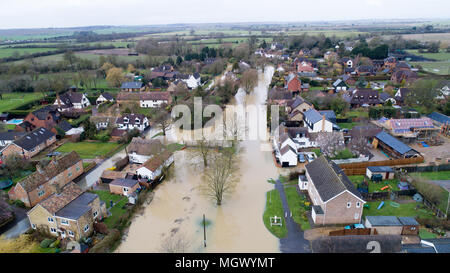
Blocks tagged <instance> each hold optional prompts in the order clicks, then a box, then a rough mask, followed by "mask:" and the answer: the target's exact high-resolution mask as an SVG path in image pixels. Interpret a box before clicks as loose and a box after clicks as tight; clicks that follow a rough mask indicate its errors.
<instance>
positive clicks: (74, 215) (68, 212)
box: [55, 192, 97, 220]
mask: <svg viewBox="0 0 450 273" xmlns="http://www.w3.org/2000/svg"><path fill="white" fill-rule="evenodd" d="M95 198H97V195H96V194H93V193H90V192H84V193H83V194H81V195H80V196H78V197H77V198H76V199H74V200H73V201H72V202H70V203H69V204H67V205H66V206H65V207H63V208H62V209H60V210H58V211H57V212H56V213H55V215H56V216H59V217H63V218H68V219H73V220H77V219H78V218H80V217H81V216H83V215H84V214H85V213H86V212H88V211H89V210H90V209H91V207H90V206H89V204H90V203H91V202H92V201H94V200H95Z"/></svg>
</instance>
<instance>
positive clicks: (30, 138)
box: [13, 127, 55, 151]
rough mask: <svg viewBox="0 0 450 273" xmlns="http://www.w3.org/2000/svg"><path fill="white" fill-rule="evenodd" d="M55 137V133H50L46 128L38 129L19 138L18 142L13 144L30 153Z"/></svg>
mask: <svg viewBox="0 0 450 273" xmlns="http://www.w3.org/2000/svg"><path fill="white" fill-rule="evenodd" d="M54 136H55V134H54V133H52V132H50V131H49V130H47V129H45V128H44V127H39V128H38V129H36V130H34V131H32V132H30V133H28V134H26V135H24V136H23V137H21V138H19V139H18V140H15V141H14V142H13V143H14V144H16V145H17V146H19V147H21V148H23V149H24V150H27V151H29V150H31V149H33V148H35V147H36V146H38V145H40V144H41V143H44V142H45V141H47V140H48V139H50V138H51V137H54Z"/></svg>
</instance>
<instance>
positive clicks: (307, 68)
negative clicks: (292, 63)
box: [297, 61, 316, 73]
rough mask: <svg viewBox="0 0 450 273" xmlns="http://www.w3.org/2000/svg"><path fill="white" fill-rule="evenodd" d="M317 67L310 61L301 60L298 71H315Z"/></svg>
mask: <svg viewBox="0 0 450 273" xmlns="http://www.w3.org/2000/svg"><path fill="white" fill-rule="evenodd" d="M315 71H316V70H315V68H314V67H313V66H312V65H311V64H310V63H308V62H305V61H304V62H301V63H298V65H297V72H298V73H313V72H315Z"/></svg>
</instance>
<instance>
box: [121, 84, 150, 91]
mask: <svg viewBox="0 0 450 273" xmlns="http://www.w3.org/2000/svg"><path fill="white" fill-rule="evenodd" d="M144 89H145V86H143V84H142V82H124V83H122V86H121V87H120V91H125V92H137V91H144Z"/></svg>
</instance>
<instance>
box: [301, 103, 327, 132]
mask: <svg viewBox="0 0 450 273" xmlns="http://www.w3.org/2000/svg"><path fill="white" fill-rule="evenodd" d="M302 114H303V121H304V123H305V127H307V128H308V132H313V133H317V132H333V123H331V122H330V121H329V120H327V119H326V118H325V115H321V114H320V113H319V112H318V111H317V110H315V109H310V110H308V111H306V112H303V113H302Z"/></svg>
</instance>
